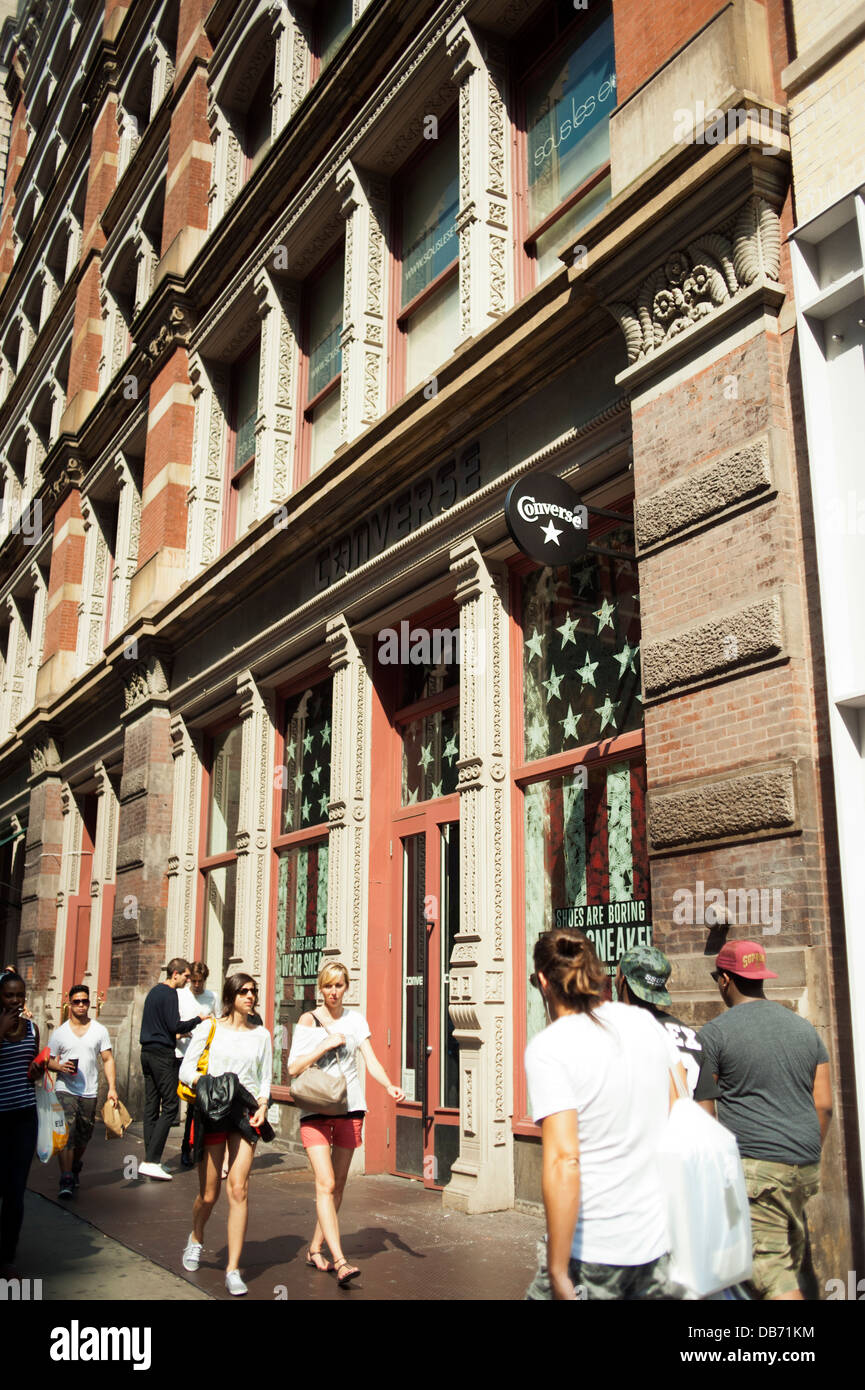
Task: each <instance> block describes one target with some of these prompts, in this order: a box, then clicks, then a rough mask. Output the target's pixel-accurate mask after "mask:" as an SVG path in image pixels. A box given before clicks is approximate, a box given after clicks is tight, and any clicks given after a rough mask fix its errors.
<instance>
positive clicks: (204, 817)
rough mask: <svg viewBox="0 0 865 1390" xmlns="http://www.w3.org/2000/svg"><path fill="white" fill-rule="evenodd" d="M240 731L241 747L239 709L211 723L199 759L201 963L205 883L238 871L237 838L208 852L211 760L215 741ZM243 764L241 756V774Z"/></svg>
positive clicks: (198, 934) (198, 917)
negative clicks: (215, 875) (220, 871)
mask: <svg viewBox="0 0 865 1390" xmlns="http://www.w3.org/2000/svg"><path fill="white" fill-rule="evenodd" d="M233 728H238V729H240V738H241V748H242V743H243V718H242V715H241V713H240V708H239V707H238V708H237V709H236V710H235V711H234V712H233V713H231V714H228V715H226V716H225V718H224V719H220V720H219V722H218V723H215V724H211V725H210V726H209V727H208V728H207V729H206V730H205V731H204V744H203V748H202V758H201V801H200V806H201V816H200V819H201V824H200V826H199V831H198V863H197V865H196V869H197V874H198V885H197V887H198V897H197V910H196V920H195V954H196V957H197V958H198V959H200V960H204V959H205V956H204V948H205V942H206V934H207V921H206V918H207V880H208V877H209V875H210V874H211V873H212V872H213V871H214V870H216V869H223V868H229V867H230V866H231V865H232V864H233V865H234V866H235V875H236V872H237V861H238V855H237V838H236V835H235V844H234V848H233V849H230V850H224V851H221V852H220V853H219V854H208V853H207V839H208V835H209V833H210V810H211V807H210V791H211V786H212V783H213V759H214V752H215V748H216V740H217V738H218V737H219V735H220V734H224V733H226V732H227V730H229V729H233ZM242 767H243V762H242V756H241V772H242ZM242 795H243V784H242V781H241V797H242ZM236 891H237V879H236V877H235V893H236ZM235 927H236V923H235Z"/></svg>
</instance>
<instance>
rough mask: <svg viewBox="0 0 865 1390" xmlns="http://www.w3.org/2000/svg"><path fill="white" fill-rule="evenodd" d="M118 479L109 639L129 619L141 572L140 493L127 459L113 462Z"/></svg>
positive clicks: (121, 456)
mask: <svg viewBox="0 0 865 1390" xmlns="http://www.w3.org/2000/svg"><path fill="white" fill-rule="evenodd" d="M114 471H115V473H116V475H117V490H118V502H117V542H116V545H115V555H114V569H113V571H112V575H111V617H110V619H109V623H108V635H109V638H110V637H114V636H116V635H117V633H118V632H120V631H121V630H122V628H123V627H125V625H126V619H127V618H128V617H129V595H130V593H131V590H132V580H133V577H134V575H135V571H136V569H137V568H138V538H139V535H140V532H141V492H140V491H139V488H138V483H137V481H136V478H135V474H134V473H133V471H132V468H131V466H130V464H129V461H128V460H127V459H126V457H125V455H124V454H122V453H119V454H118V455H117V457H116V458H115V460H114Z"/></svg>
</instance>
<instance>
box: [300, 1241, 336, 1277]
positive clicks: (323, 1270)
mask: <svg viewBox="0 0 865 1390" xmlns="http://www.w3.org/2000/svg"><path fill="white" fill-rule="evenodd" d="M319 1260H322V1261H323V1264H318V1263H317V1262H318V1261H319ZM306 1263H307V1264H308V1265H309V1267H310V1269H317V1270H318V1272H319V1274H332V1273H333V1265H332V1264H331V1262H330V1260H329V1259H328V1258H327V1256H326V1255H325V1254H323V1253H322V1251H321V1250H313V1249H312V1247H311V1246H310V1248H309V1249H308V1250H307V1252H306Z"/></svg>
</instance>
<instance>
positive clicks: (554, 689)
mask: <svg viewBox="0 0 865 1390" xmlns="http://www.w3.org/2000/svg"><path fill="white" fill-rule="evenodd" d="M564 679H565V678H564V676H563V675H562V676H557V675H556V668H555V666H554V667H553V668H552V670H551V671H550V678H549V680H548V681H541V685H542V686H543V687H544V690H546V692H547V698H548V699H549V700H560V699H561V698H562V697H561V695H560V694H559V686H560V685H561V683H562V681H563V680H564Z"/></svg>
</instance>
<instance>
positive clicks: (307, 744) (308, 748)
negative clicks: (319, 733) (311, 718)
mask: <svg viewBox="0 0 865 1390" xmlns="http://www.w3.org/2000/svg"><path fill="white" fill-rule="evenodd" d="M314 737H315V735H314V734H304V736H303V751H304V753H311V752H312V740H313V738H314Z"/></svg>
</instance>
